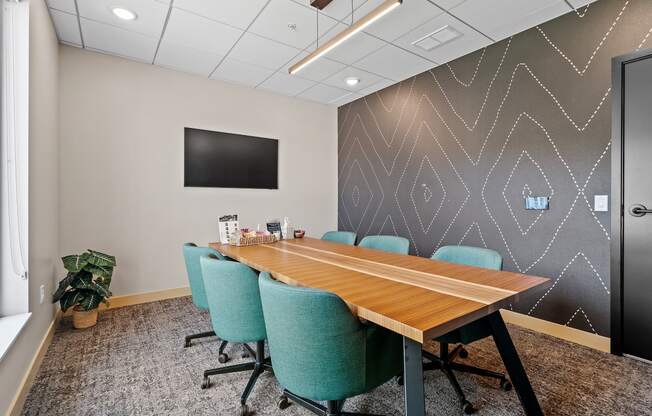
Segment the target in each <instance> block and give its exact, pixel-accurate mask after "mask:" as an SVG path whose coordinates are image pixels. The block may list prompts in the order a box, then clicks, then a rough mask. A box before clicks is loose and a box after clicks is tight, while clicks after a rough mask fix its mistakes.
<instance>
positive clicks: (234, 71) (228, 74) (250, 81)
mask: <svg viewBox="0 0 652 416" xmlns="http://www.w3.org/2000/svg"><path fill="white" fill-rule="evenodd" d="M273 73H274V71H271V70H269V69H265V68H260V67H257V66H255V65H251V64H248V63H246V62H240V61H238V60H236V59H233V58H230V57H229V58H226V59H225V60H224V61H223V62H222V63H221V64H220V66H219V67H218V68H217V70H216V71H215V72H214V73H213V75H211V78H212V79H219V80H222V81H227V82H234V83H236V84H241V85H246V86H249V87H255V86H256V85H258V84H260V83H261V82H263V81H264V80H265V79H267V78H268V77H269V76H271V75H272V74H273Z"/></svg>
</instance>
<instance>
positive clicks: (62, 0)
mask: <svg viewBox="0 0 652 416" xmlns="http://www.w3.org/2000/svg"><path fill="white" fill-rule="evenodd" d="M47 4H48V7H50V8H52V9H57V10H60V11H62V12H66V13H72V14H77V9H76V8H75V0H47Z"/></svg>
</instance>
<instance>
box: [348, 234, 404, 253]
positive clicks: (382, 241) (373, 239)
mask: <svg viewBox="0 0 652 416" xmlns="http://www.w3.org/2000/svg"><path fill="white" fill-rule="evenodd" d="M358 246H359V247H365V248H373V249H376V250H382V251H387V252H388V253H397V254H408V252H409V251H410V240H408V239H407V238H403V237H397V236H394V235H368V236H366V237H365V238H363V239H362V241H360V243H359V244H358Z"/></svg>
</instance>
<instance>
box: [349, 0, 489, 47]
mask: <svg viewBox="0 0 652 416" xmlns="http://www.w3.org/2000/svg"><path fill="white" fill-rule="evenodd" d="M383 1H384V0H369V1H367V2H366V3H365V4H364V5H363V6H362V7H360V9H359V10H358V11H356V13H355V14H354V16H355V17H356V19H355V20H358V19H360V18H362V17H364V16H365V15H367V14H369V13H371V12H372V11H373V10H374V9H375V8H376V7H378V6H380V5H381V4H382V3H383ZM482 1H486V0H482ZM442 13H443V11H442V10H441V9H440V8H439V7H437V6H435V5H433V4H432V3H430V2H429V1H428V0H405V1H403V4H401V5H400V6H399V7H397V8H396V9H394V10H392V11H391V12H389V13H388V14H387V15H385V16H384V17H382V18H381V19H380V20H378V21H376V22H374V23H373V24H371V26H369V27H367V28H366V29H365V32H368V33H371V34H372V35H375V36H378V37H379V38H381V39H384V40H386V41H388V42H392V41H393V40H394V39H396V38H398V37H399V36H401V35H404V34H405V33H407V32H408V31H410V30H412V29H414V28H415V27H417V26H419V25H420V24H422V23H425V22H427V21H428V20H430V19H432V18H434V17H435V16H438V15H440V14H442Z"/></svg>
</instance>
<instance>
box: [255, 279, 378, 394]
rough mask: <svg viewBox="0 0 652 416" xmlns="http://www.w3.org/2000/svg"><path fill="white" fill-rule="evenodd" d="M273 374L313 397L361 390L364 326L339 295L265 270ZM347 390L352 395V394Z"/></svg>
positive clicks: (290, 387)
mask: <svg viewBox="0 0 652 416" xmlns="http://www.w3.org/2000/svg"><path fill="white" fill-rule="evenodd" d="M259 284H260V295H261V299H262V303H263V311H264V313H265V325H266V327H267V341H268V344H269V351H270V354H271V357H272V362H273V366H274V374H275V376H276V378H277V380H278V381H279V383H281V385H282V386H283V387H285V388H286V389H288V390H290V391H291V392H293V393H295V394H297V395H299V396H302V397H306V398H309V399H311V400H318V401H322V400H340V399H342V398H346V397H351V394H352V393H354V394H359V391H360V389H361V388H362V386H364V380H365V368H366V363H365V359H364V358H365V357H364V354H365V337H366V335H365V330H364V327H363V325H362V324H361V323H360V322H359V321H358V319H356V318H355V317H354V316H353V315H352V314H351V311H350V310H349V308H348V307H347V306H346V304H345V303H344V301H343V300H342V299H340V298H339V297H338V296H337V295H335V294H332V293H328V292H324V291H321V290H316V289H309V288H300V287H295V286H289V285H284V284H282V283H279V282H277V281H274V280H272V279H271V278H270V277H269V275H268V274H267V273H261V274H260V280H259ZM347 394H348V395H347Z"/></svg>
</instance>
